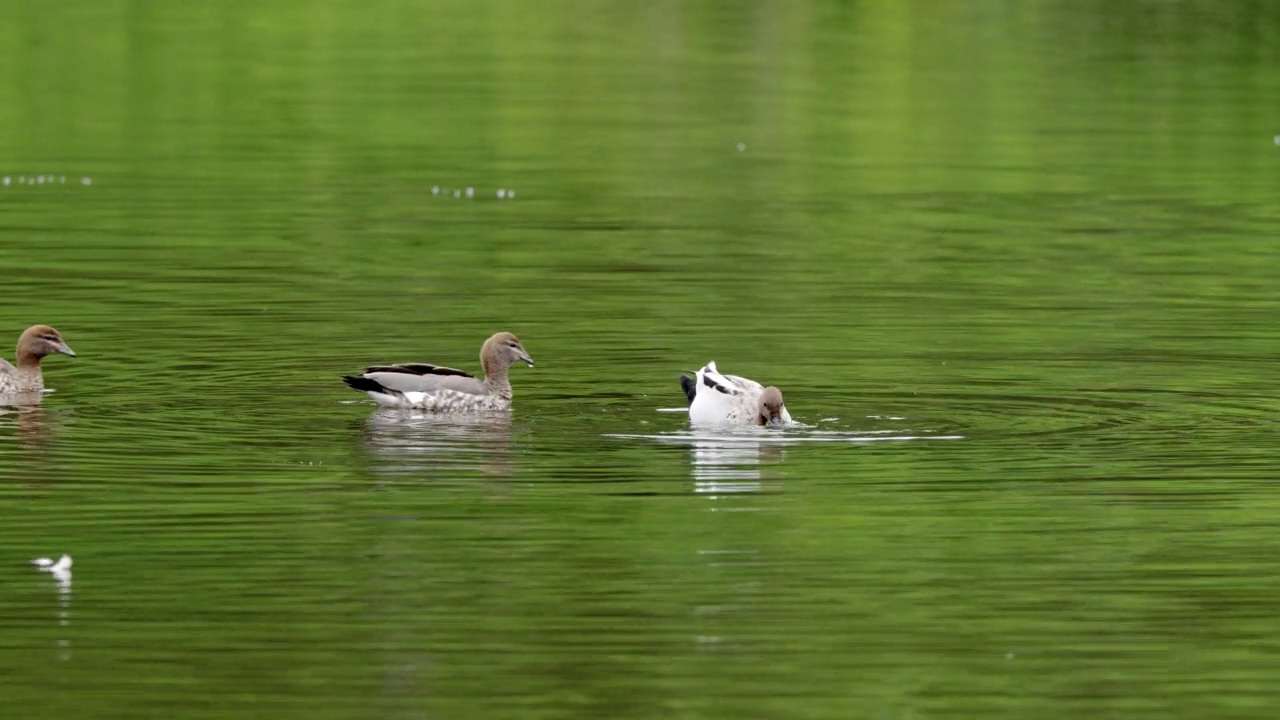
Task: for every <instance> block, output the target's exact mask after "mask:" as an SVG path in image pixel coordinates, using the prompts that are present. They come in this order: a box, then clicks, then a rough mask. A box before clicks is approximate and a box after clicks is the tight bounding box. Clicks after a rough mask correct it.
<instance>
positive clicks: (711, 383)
mask: <svg viewBox="0 0 1280 720" xmlns="http://www.w3.org/2000/svg"><path fill="white" fill-rule="evenodd" d="M702 384H703V385H706V386H707V387H709V388H711V389H712V390H715V391H716V392H719V393H724V394H725V395H737V394H738V391H737V390H734V389H732V388H727V387H725V386H724V385H721V384H720V383H718V382H716V381H715V380H712V379H711V374H710V373H707V374H705V375H703V376H702Z"/></svg>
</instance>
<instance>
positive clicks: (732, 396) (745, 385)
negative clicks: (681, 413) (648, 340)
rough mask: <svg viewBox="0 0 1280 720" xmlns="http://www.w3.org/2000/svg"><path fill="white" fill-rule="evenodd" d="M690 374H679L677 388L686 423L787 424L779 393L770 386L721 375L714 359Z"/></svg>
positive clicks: (785, 409) (742, 378)
mask: <svg viewBox="0 0 1280 720" xmlns="http://www.w3.org/2000/svg"><path fill="white" fill-rule="evenodd" d="M693 375H694V376H693V377H689V376H688V375H681V376H680V387H681V388H682V389H683V390H684V394H685V397H687V398H688V400H689V421H690V422H692V423H694V424H698V425H710V424H733V425H757V426H761V427H763V426H778V425H787V424H790V423H791V413H789V412H787V406H786V405H785V404H784V403H783V399H782V391H781V390H779V389H778V388H776V387H773V386H772V385H771V386H769V387H765V386H763V385H761V384H760V383H758V382H756V381H755V380H748V379H747V378H744V377H739V376H737V375H724V374H721V372H720V371H719V370H717V369H716V363H715V361H714V360H712V361H711V362H709V363H707V364H706V365H704V366H703V367H702V369H701V370H698V371H697V372H696V373H694V374H693Z"/></svg>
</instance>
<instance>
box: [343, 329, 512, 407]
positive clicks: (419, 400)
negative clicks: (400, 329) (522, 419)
mask: <svg viewBox="0 0 1280 720" xmlns="http://www.w3.org/2000/svg"><path fill="white" fill-rule="evenodd" d="M518 362H522V363H525V364H527V365H528V366H529V367H533V358H531V357H529V353H528V352H526V351H525V349H524V346H523V345H521V344H520V338H518V337H516V336H515V335H514V334H512V333H509V332H500V333H496V334H494V335H493V336H492V337H490V338H489V339H488V340H485V341H484V345H482V346H481V347H480V367H481V368H482V369H483V370H484V379H483V380H481V379H479V378H477V377H476V376H474V375H472V374H470V373H467V372H463V371H462V370H456V369H454V368H450V367H444V366H441V365H432V364H429V363H402V364H397V365H372V366H370V367H367V368H365V369H364V372H363V373H361V374H360V375H343V376H342V381H343V382H345V383H346V384H347V385H348V386H350V387H351V389H353V390H358V391H360V392H363V393H367V394H368V395H369V397H371V398H373V400H374V401H376V402H377V403H378V404H379V405H383V406H385V407H393V408H403V409H414V410H428V411H432V412H475V411H481V410H509V409H511V381H510V380H508V379H507V368H509V367H511V366H512V365H514V364H516V363H518Z"/></svg>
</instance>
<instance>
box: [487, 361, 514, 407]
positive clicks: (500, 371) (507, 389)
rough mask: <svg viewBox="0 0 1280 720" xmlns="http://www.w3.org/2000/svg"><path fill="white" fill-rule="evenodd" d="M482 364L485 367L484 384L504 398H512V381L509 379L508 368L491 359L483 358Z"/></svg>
mask: <svg viewBox="0 0 1280 720" xmlns="http://www.w3.org/2000/svg"><path fill="white" fill-rule="evenodd" d="M480 364H481V365H483V366H484V384H485V385H488V386H489V388H490V389H491V390H493V391H494V392H495V393H497V394H499V395H501V396H502V397H505V398H509V397H511V381H510V380H508V379H507V366H506V365H503V364H502V363H499V362H494V361H492V360H490V359H489V358H483V359H482V360H481V361H480Z"/></svg>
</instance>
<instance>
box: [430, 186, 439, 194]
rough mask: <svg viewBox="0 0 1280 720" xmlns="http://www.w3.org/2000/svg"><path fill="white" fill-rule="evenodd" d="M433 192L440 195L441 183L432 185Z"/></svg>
mask: <svg viewBox="0 0 1280 720" xmlns="http://www.w3.org/2000/svg"><path fill="white" fill-rule="evenodd" d="M431 194H432V195H439V194H440V186H439V185H432V186H431Z"/></svg>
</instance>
